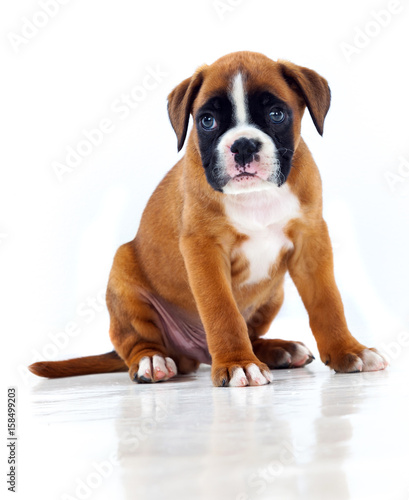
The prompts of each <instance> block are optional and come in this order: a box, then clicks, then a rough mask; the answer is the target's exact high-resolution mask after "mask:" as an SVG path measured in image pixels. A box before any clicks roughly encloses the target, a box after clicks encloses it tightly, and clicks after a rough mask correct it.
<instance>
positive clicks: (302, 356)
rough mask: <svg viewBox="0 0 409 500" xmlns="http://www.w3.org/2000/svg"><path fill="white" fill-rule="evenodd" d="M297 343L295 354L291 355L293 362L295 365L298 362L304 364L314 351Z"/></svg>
mask: <svg viewBox="0 0 409 500" xmlns="http://www.w3.org/2000/svg"><path fill="white" fill-rule="evenodd" d="M296 345H297V349H296V351H295V354H293V355H292V356H291V363H292V364H293V365H294V366H297V365H298V364H304V363H305V362H306V361H307V359H308V358H309V357H310V356H312V353H311V351H310V350H309V349H308V348H307V347H305V346H303V345H301V344H296Z"/></svg>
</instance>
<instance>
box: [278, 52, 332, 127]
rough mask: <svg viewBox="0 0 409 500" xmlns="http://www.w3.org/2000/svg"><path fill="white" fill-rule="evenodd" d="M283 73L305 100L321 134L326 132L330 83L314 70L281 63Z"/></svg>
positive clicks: (289, 63)
mask: <svg viewBox="0 0 409 500" xmlns="http://www.w3.org/2000/svg"><path fill="white" fill-rule="evenodd" d="M279 64H280V66H281V72H282V74H283V76H284V78H285V80H286V81H287V83H288V84H289V86H290V87H291V88H292V89H294V90H295V91H296V92H297V93H298V94H299V95H300V96H301V97H302V98H303V99H304V102H305V104H306V105H307V108H308V110H309V112H310V115H311V118H312V121H313V122H314V125H315V128H316V129H317V130H318V132H319V134H320V135H322V134H323V132H324V119H325V116H326V114H327V112H328V109H329V105H330V101H331V91H330V89H329V87H328V82H327V80H325V78H323V77H322V76H320V75H319V74H318V73H316V72H315V71H313V70H312V69H308V68H304V67H302V66H297V65H296V64H293V63H291V62H288V61H279Z"/></svg>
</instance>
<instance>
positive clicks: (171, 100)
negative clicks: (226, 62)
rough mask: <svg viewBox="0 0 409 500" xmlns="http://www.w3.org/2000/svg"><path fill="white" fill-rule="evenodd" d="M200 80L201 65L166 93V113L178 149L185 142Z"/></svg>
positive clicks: (201, 76) (201, 74)
mask: <svg viewBox="0 0 409 500" xmlns="http://www.w3.org/2000/svg"><path fill="white" fill-rule="evenodd" d="M202 82H203V67H201V68H199V69H198V70H197V71H196V73H195V74H194V75H193V76H192V77H190V78H186V80H183V82H182V83H179V85H178V86H177V87H176V88H174V89H173V90H172V92H171V93H170V94H169V95H168V113H169V118H170V123H171V124H172V127H173V130H174V131H175V133H176V137H177V139H178V151H180V150H181V149H182V147H183V144H184V142H185V139H186V133H187V127H188V124H189V115H190V113H191V111H192V107H193V102H194V100H195V98H196V96H197V93H198V92H199V89H200V87H201V85H202Z"/></svg>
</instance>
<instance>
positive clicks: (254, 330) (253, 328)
mask: <svg viewBox="0 0 409 500" xmlns="http://www.w3.org/2000/svg"><path fill="white" fill-rule="evenodd" d="M283 300H284V292H283V288H282V287H280V289H279V290H277V292H276V293H275V295H274V296H273V297H272V298H271V299H270V300H269V301H268V303H266V304H264V305H263V306H261V307H260V308H259V309H257V310H256V311H255V312H254V314H253V315H252V316H251V317H250V319H249V320H248V321H247V327H248V330H249V336H250V340H251V343H252V346H253V352H254V354H255V355H256V356H257V357H258V359H259V360H260V361H262V362H263V363H265V364H266V365H267V366H268V367H269V368H273V369H277V368H299V367H302V366H305V365H308V364H309V363H311V362H312V361H313V359H315V358H314V356H313V354H312V352H311V351H310V350H309V349H308V347H307V346H305V345H304V344H303V343H302V342H296V341H288V340H280V339H262V338H260V337H261V336H262V335H264V334H266V333H267V332H268V330H269V328H270V326H271V323H272V321H273V319H274V318H275V317H276V315H277V313H278V311H279V310H280V307H281V305H282V303H283Z"/></svg>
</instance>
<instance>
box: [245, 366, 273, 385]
mask: <svg viewBox="0 0 409 500" xmlns="http://www.w3.org/2000/svg"><path fill="white" fill-rule="evenodd" d="M246 375H247V379H248V381H249V384H250V385H266V384H268V380H267V379H266V378H265V377H264V375H263V374H262V373H261V371H260V369H259V367H258V366H257V365H254V364H252V365H250V366H248V367H247V368H246Z"/></svg>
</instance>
